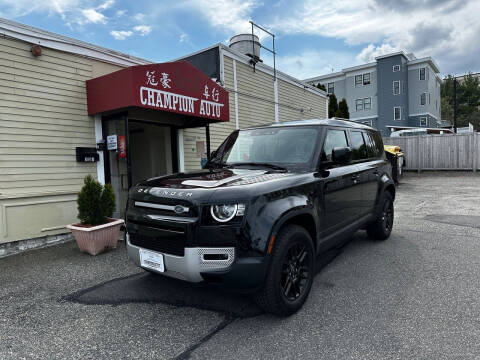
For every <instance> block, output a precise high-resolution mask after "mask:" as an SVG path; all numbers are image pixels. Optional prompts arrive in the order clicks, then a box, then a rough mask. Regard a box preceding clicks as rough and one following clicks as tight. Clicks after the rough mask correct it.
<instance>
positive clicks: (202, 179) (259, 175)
mask: <svg viewBox="0 0 480 360" xmlns="http://www.w3.org/2000/svg"><path fill="white" fill-rule="evenodd" d="M292 175H293V174H292V173H285V172H271V171H269V170H251V169H212V170H209V169H204V170H199V171H195V172H187V173H179V174H174V175H169V176H163V177H158V178H151V179H148V180H146V181H144V182H141V183H140V184H138V185H137V186H142V187H144V186H147V187H152V188H163V189H179V190H189V189H214V188H219V187H228V186H238V185H249V184H256V183H259V182H264V181H268V180H274V179H279V178H284V177H288V176H292Z"/></svg>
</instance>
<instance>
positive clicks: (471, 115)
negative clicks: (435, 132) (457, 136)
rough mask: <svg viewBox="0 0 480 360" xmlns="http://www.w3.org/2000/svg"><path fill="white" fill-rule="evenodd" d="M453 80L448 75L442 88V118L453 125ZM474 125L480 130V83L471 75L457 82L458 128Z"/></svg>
mask: <svg viewBox="0 0 480 360" xmlns="http://www.w3.org/2000/svg"><path fill="white" fill-rule="evenodd" d="M453 80H454V77H453V76H452V75H448V76H447V77H446V78H445V79H444V80H443V83H442V85H441V87H440V95H441V109H442V118H443V119H445V120H450V121H451V122H452V123H453ZM468 123H472V124H473V126H474V127H475V129H476V130H478V129H480V81H479V79H478V78H477V77H475V76H473V75H472V74H471V73H469V74H467V75H466V76H465V77H464V78H463V80H460V81H457V126H458V127H464V126H468Z"/></svg>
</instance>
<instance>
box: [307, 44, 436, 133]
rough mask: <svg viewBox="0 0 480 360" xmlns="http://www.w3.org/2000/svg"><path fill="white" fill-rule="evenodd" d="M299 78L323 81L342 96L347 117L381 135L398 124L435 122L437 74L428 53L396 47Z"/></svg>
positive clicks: (402, 126)
mask: <svg viewBox="0 0 480 360" xmlns="http://www.w3.org/2000/svg"><path fill="white" fill-rule="evenodd" d="M304 81H305V82H306V83H308V84H311V85H317V84H323V85H325V88H326V89H327V92H328V93H329V94H335V96H336V97H337V99H338V100H341V99H342V98H345V99H346V100H347V104H348V108H349V111H350V119H352V120H355V121H360V122H363V123H366V124H369V125H372V126H374V127H376V128H377V129H379V130H380V131H381V132H382V134H383V135H384V136H389V134H390V133H391V132H392V131H395V130H400V129H408V128H418V127H420V128H437V127H440V126H441V114H440V84H441V78H440V76H439V69H438V66H437V64H436V63H435V61H434V60H433V59H432V58H431V57H425V58H421V59H417V58H416V57H415V56H414V55H413V54H405V53H404V52H403V51H401V52H396V53H393V54H388V55H383V56H379V57H377V58H375V62H371V63H367V64H363V65H358V66H353V67H349V68H346V69H343V70H342V71H339V72H334V73H331V74H326V75H321V76H317V77H313V78H309V79H305V80H304Z"/></svg>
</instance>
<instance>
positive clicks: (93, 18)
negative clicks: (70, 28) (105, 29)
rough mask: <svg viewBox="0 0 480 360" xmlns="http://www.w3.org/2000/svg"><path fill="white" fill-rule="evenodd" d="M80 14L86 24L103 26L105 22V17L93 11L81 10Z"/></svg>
mask: <svg viewBox="0 0 480 360" xmlns="http://www.w3.org/2000/svg"><path fill="white" fill-rule="evenodd" d="M81 13H82V15H83V17H84V18H85V20H86V22H91V23H94V24H99V23H101V24H105V23H106V22H107V18H106V17H105V15H103V14H102V13H99V12H98V11H97V10H95V9H83V10H82V11H81ZM80 22H82V21H80Z"/></svg>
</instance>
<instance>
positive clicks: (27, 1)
mask: <svg viewBox="0 0 480 360" xmlns="http://www.w3.org/2000/svg"><path fill="white" fill-rule="evenodd" d="M80 1H81V0H44V1H31V0H15V1H11V0H0V15H1V16H4V17H8V18H16V17H20V16H25V15H28V14H31V13H35V12H39V13H48V14H58V15H60V16H61V17H62V18H64V17H65V14H66V13H68V12H70V11H73V10H74V9H76V8H77V6H78V5H79V3H80Z"/></svg>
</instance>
